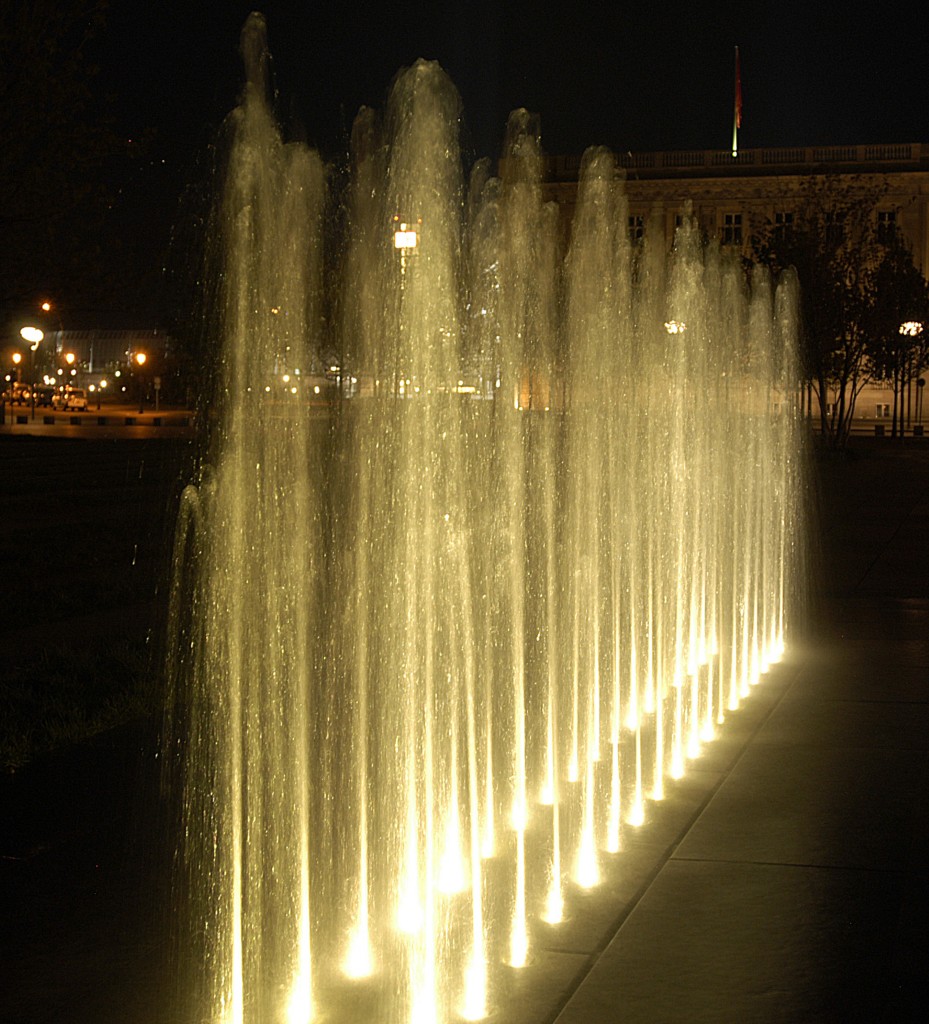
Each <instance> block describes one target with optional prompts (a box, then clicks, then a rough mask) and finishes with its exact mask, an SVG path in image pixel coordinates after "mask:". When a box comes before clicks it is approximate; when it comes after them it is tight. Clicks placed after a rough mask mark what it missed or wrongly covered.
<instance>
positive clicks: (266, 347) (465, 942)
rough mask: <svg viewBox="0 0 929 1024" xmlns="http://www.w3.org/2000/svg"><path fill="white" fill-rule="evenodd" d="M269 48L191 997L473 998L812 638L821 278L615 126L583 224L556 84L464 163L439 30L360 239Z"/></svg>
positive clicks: (364, 196) (416, 1005) (229, 427)
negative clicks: (340, 208) (554, 178)
mask: <svg viewBox="0 0 929 1024" xmlns="http://www.w3.org/2000/svg"><path fill="white" fill-rule="evenodd" d="M243 51H244V52H245V54H246V59H247V66H248V71H247V76H246V77H247V85H246V88H245V92H244V96H243V100H242V103H241V105H240V106H239V108H238V109H237V110H236V111H235V112H234V114H233V115H232V117H231V120H230V125H229V131H230V134H231V141H230V150H229V158H228V169H227V172H226V176H225V185H224V189H223V193H222V195H221V196H220V197H219V198H218V200H217V207H216V214H215V218H214V227H213V232H212V233H213V241H214V244H215V245H216V247H217V250H216V251H217V263H218V266H219V268H220V270H219V274H218V280H217V285H216V288H215V292H216V296H217V298H216V306H215V308H214V309H212V310H211V311H210V315H211V317H213V318H214V319H215V321H216V323H217V324H218V325H219V330H218V334H219V335H220V337H221V341H220V346H221V347H220V351H219V353H218V360H217V367H218V370H217V373H218V375H219V380H218V384H219V386H218V387H217V389H216V393H217V395H218V396H219V397H218V404H217V410H216V413H217V422H218V424H219V426H218V428H217V429H216V430H215V431H214V432H213V436H212V437H211V438H210V439H209V443H208V446H207V448H206V450H205V455H204V465H208V466H209V471H208V472H206V471H204V472H203V474H202V475H201V479H200V480H199V481H198V482H197V483H196V484H195V485H191V487H190V488H189V490H188V492H187V494H186V496H185V499H184V509H185V512H184V515H183V517H182V520H183V522H182V528H180V529H179V531H178V541H177V546H176V570H175V573H176V575H175V585H174V601H173V607H172V622H173V627H172V628H173V629H174V630H175V634H176V639H175V643H174V650H175V652H176V653H175V655H174V656H173V659H172V663H171V665H170V666H169V667H170V673H169V675H170V678H171V681H172V705H173V706H175V707H177V708H183V714H182V715H181V716H180V717H179V718H178V720H177V721H178V724H177V725H176V727H175V731H176V732H177V733H178V735H179V736H180V739H181V740H182V742H181V743H180V744H179V746H178V747H177V748H176V749H180V750H181V752H182V753H181V754H180V755H179V757H180V764H179V765H178V767H179V768H180V770H181V778H182V780H183V801H182V802H183V815H184V822H183V836H184V841H183V848H182V850H181V854H182V857H181V860H182V862H183V863H184V865H185V870H186V872H187V875H188V878H189V884H190V891H191V893H192V894H193V896H192V898H191V900H190V903H191V910H192V924H191V927H190V932H191V944H190V948H189V952H188V956H189V957H190V958H191V959H193V960H194V961H195V962H196V964H197V966H198V974H199V978H200V987H199V990H198V991H197V992H196V993H195V994H194V995H193V996H192V999H191V1002H192V1007H193V1008H192V1017H193V1018H195V1019H208V1020H211V1021H217V1022H219V1021H222V1022H224V1024H225V1022H229V1024H246V1022H247V1024H252V1022H258V1021H265V1020H268V1021H270V1020H282V1019H283V1020H288V1021H293V1022H297V1021H300V1022H301V1024H302V1022H304V1021H309V1020H312V1019H317V1018H320V1019H321V1018H322V1017H325V1018H326V1019H327V1020H339V1019H343V1018H344V1019H346V1020H348V1019H358V1018H357V1013H358V1006H359V1001H361V1003H362V1004H363V1005H364V1007H365V1012H364V1016H366V1017H367V1018H368V1019H374V1018H376V1019H379V1020H389V1021H397V1022H410V1024H419V1022H430V1024H431V1022H440V1021H447V1020H454V1019H457V1018H464V1019H467V1020H479V1019H482V1018H483V1017H485V1016H487V1014H488V1013H489V1012H490V1010H491V1008H492V1007H493V1006H494V1005H495V1004H496V1002H497V1000H498V999H499V996H498V995H497V994H495V989H494V985H495V979H499V977H500V976H501V971H506V970H509V971H519V970H521V969H522V968H523V967H524V965H526V964H527V963H530V962H531V960H532V957H533V943H534V941H535V940H536V938H537V937H538V935H539V927H540V923H543V926H544V928H547V929H557V928H558V927H559V922H560V921H562V920H563V919H564V917H565V916H566V915H567V914H568V912H569V909H570V907H571V905H572V901H576V900H577V898H578V894H579V893H580V892H581V891H582V890H586V889H589V888H591V887H595V886H596V884H597V882H598V880H599V878H600V875H601V870H602V867H603V865H604V864H606V863H608V862H612V861H614V860H615V861H617V862H618V863H620V864H621V858H622V856H623V853H622V851H623V843H624V837H625V834H626V832H627V830H628V829H629V828H633V829H635V828H639V827H647V821H648V814H649V803H650V801H652V800H660V799H662V797H663V796H664V794H665V791H666V787H668V786H670V785H672V784H673V783H672V782H671V781H670V780H673V779H675V778H678V777H679V776H680V775H682V774H683V773H684V772H685V771H686V769H687V766H688V764H689V763H690V762H691V761H692V760H694V759H695V758H697V757H698V756H699V754H700V751H701V748H702V746H703V745H704V744H706V743H709V742H710V741H711V740H712V738H713V736H714V735H715V734H716V733H717V732H718V731H719V729H720V728H724V720H725V717H726V714H727V713H728V712H729V711H732V710H735V709H736V708H738V706H739V704H740V703H741V702H742V701H743V700H744V699H746V697H748V696H749V694H750V691H751V688H752V686H754V685H755V684H756V683H757V682H758V681H759V679H760V678H761V676H762V675H763V673H764V671H765V669H766V667H767V665H768V664H769V663H771V662H773V661H774V660H776V659H777V658H778V657H779V656H780V653H781V651H782V650H783V647H784V644H785V642H786V639H787V637H788V635H789V629H790V621H791V620H790V615H791V601H790V594H791V590H792V586H793V582H792V581H793V579H794V577H795V571H796V565H797V560H798V557H799V551H798V538H799V536H800V521H799V517H800V513H799V488H798V485H797V484H798V481H797V476H798V473H799V458H798V453H799V449H800V444H799V428H800V420H799V409H798V404H797V402H796V401H795V399H796V397H797V381H798V372H797V356H796V312H795V308H796V286H795V282H794V280H793V279H792V278H790V277H785V278H784V279H783V280H781V281H779V282H777V283H776V284H775V282H772V281H771V280H770V278H769V276H768V274H767V272H766V271H765V270H764V269H762V268H760V267H753V268H751V271H750V273H746V271H745V269H744V267H743V266H742V263H741V261H740V260H739V259H738V258H737V257H736V256H733V255H732V254H729V253H727V252H724V251H722V250H721V249H720V248H719V247H718V246H715V245H713V244H704V242H703V241H702V239H701V237H700V232H699V229H698V226H697V224H696V223H695V221H694V218H693V217H692V216H691V215H690V214H689V212H688V211H682V215H681V223H680V227H679V228H678V229H677V231H676V234H675V239H674V245H673V248H672V251H671V252H670V254H669V253H668V252H667V251H666V247H665V244H664V232H663V230H661V229H660V226H657V225H651V227H650V229H649V230H647V231H646V233H645V237H644V238H643V239H642V240H640V241H634V240H632V239H630V238H629V235H628V232H627V221H628V210H627V207H626V203H625V198H624V192H623V183H622V180H621V177H620V176H619V174H618V173H617V169H616V165H615V162H614V160H613V158H612V156H611V155H610V154H609V153H608V152H606V151H605V150H599V149H594V150H591V151H590V152H589V153H588V154H587V155H586V157H585V160H584V166H583V172H582V175H581V181H580V185H579V191H578V198H577V208H576V211H575V214H574V218H573V223H572V227H571V233H570V238H569V239H568V240H567V243H566V244H563V241H562V237H561V233H560V228H559V214H558V210H557V208H556V207H555V206H554V205H552V204H550V203H547V202H545V201H544V199H543V187H542V157H541V149H540V140H539V137H538V131H537V127H536V125H535V122H534V119H532V118H531V117H529V116H528V115H527V114H525V112H516V113H515V114H514V115H513V116H512V117H511V119H510V123H509V126H508V130H507V137H506V141H505V144H504V159H503V160H502V161H501V171H500V174H499V177H491V176H489V174H488V172H487V169H486V167H484V166H483V165H480V166H478V167H477V168H476V169H475V170H474V171H473V172H472V174H471V178H470V181H469V182H468V183H467V185H466V184H465V181H464V178H463V175H462V170H461V158H460V154H459V149H458V138H457V128H458V119H459V114H460V112H459V104H458V98H457V94H456V93H455V90H454V88H453V86H452V85H451V83H450V82H449V81H448V79H447V78H446V76H445V75H444V73H443V72H442V71H441V69H440V68H439V67H438V66H437V65H435V64H430V63H427V62H422V61H421V62H418V63H417V64H416V65H414V66H413V67H412V68H410V69H407V70H406V71H405V72H403V73H402V74H400V75H399V76H398V77H397V79H396V81H395V83H394V86H393V88H392V90H391V94H390V99H389V102H388V105H387V109H386V111H385V113H384V115H383V116H382V117H378V116H376V115H374V114H373V113H372V112H370V111H363V112H362V113H361V114H360V115H359V117H358V119H357V121H356V124H355V128H354V132H353V141H352V168H351V179H350V184H349V186H348V189H347V192H346V193H345V195H344V197H342V198H341V199H340V201H341V202H343V203H344V211H345V216H344V218H343V220H344V225H345V226H344V230H343V232H342V234H341V236H340V237H339V238H338V239H337V240H333V239H332V238H331V233H330V232H327V231H326V230H325V229H324V225H325V223H326V210H327V208H328V207H327V204H330V203H331V202H332V201H333V197H332V196H330V195H329V194H328V192H327V177H326V172H325V168H324V167H323V164H322V161H321V160H320V158H319V157H318V155H317V154H315V153H314V152H312V151H311V150H309V149H307V148H306V147H305V146H303V145H299V144H295V143H286V142H284V141H283V139H282V136H281V133H280V130H279V129H278V127H277V126H276V124H275V122H274V120H273V117H272V115H271V113H270V110H269V107H268V100H267V96H268V92H269V90H268V87H267V82H266V79H265V75H266V67H267V57H266V50H265V46H264V35H263V25H262V23H261V19H260V18H259V17H257V16H253V17H252V18H251V19H250V20H249V23H248V24H247V25H246V29H245V43H244V44H243ZM330 367H335V370H332V369H328V370H327V368H330ZM298 370H299V371H300V372H299V373H298V372H297V371H298ZM327 372H328V374H329V376H330V377H332V376H335V381H334V384H333V382H332V381H329V385H328V388H329V391H330V394H331V400H330V401H329V402H327V403H326V404H319V403H318V400H315V401H314V396H315V395H316V394H317V393H318V390H319V387H320V382H321V381H322V382H325V381H326V374H327ZM285 375H286V376H287V377H288V379H287V381H286V382H284V381H283V378H284V376H285ZM347 382H354V383H352V385H351V386H350V387H349V386H347ZM181 722H182V723H183V726H182V727H181V724H180V723H181ZM172 749H175V748H172ZM352 1014H355V1015H356V1016H355V1017H354V1018H353V1017H352Z"/></svg>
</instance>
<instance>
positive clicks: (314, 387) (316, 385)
mask: <svg viewBox="0 0 929 1024" xmlns="http://www.w3.org/2000/svg"><path fill="white" fill-rule="evenodd" d="M313 394H314V395H318V394H319V385H318V384H314V385H313Z"/></svg>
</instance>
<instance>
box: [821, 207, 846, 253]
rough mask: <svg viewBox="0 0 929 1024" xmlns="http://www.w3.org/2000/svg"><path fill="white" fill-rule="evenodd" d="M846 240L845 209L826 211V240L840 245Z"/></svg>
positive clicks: (829, 243) (830, 243)
mask: <svg viewBox="0 0 929 1024" xmlns="http://www.w3.org/2000/svg"><path fill="white" fill-rule="evenodd" d="M844 241H845V211H844V210H827V211H826V242H827V244H828V245H834V246H840V245H841V244H842V242H844Z"/></svg>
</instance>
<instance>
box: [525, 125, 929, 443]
mask: <svg viewBox="0 0 929 1024" xmlns="http://www.w3.org/2000/svg"><path fill="white" fill-rule="evenodd" d="M617 161H618V163H619V165H620V166H621V167H622V168H623V169H624V171H625V175H626V193H627V197H628V203H629V212H628V217H629V224H628V227H629V232H630V235H631V236H632V237H633V238H635V237H638V236H640V235H641V234H642V233H643V232H644V230H645V228H646V225H648V226H649V227H651V226H652V225H654V224H655V223H657V224H659V225H661V226H663V230H664V232H665V236H666V240H667V243H668V245H669V246H670V244H671V241H672V239H673V236H674V229H675V226H676V225H677V224H678V223H679V222H680V217H681V213H682V208H683V206H684V204H685V203H687V202H689V203H690V204H692V209H693V213H694V215H695V216H696V217H697V220H698V222H699V224H700V226H701V227H702V228H703V230H704V231H705V232H706V234H707V236H708V237H710V238H717V239H718V240H719V241H720V243H721V244H722V245H729V246H734V247H737V248H738V249H739V250H741V251H742V252H744V253H746V254H748V252H749V250H750V239H751V237H752V234H753V233H757V232H758V231H759V230H761V229H762V228H764V227H765V226H766V225H772V226H774V227H775V228H782V229H785V230H787V229H789V227H790V225H791V224H792V222H793V219H794V217H795V215H796V212H797V209H798V206H799V205H800V203H801V199H802V196H803V195H804V193H805V192H806V191H808V189H809V187H810V181H811V179H815V178H824V177H825V176H829V177H830V178H833V179H835V180H836V182H837V185H838V186H839V187H840V188H844V187H849V188H861V189H862V190H864V189H868V190H870V189H879V190H880V191H881V193H882V198H881V200H880V202H879V203H878V206H877V210H876V215H877V217H878V231H879V232H881V231H887V232H890V231H892V230H894V229H898V230H899V231H900V232H901V233H902V235H903V237H904V238H905V239H906V241H907V243H908V244H909V247H910V249H911V250H912V253H913V257H914V261H915V263H916V265H917V266H918V267H919V268H920V269H921V270H922V271H923V273H924V274H926V275H927V276H929V144H926V143H901V144H888V145H860V146H820V147H816V146H807V147H802V146H798V147H792V148H789V149H745V150H740V151H739V153H738V155H737V156H735V157H734V156H733V155H732V153H731V152H729V151H728V150H689V151H675V152H665V153H625V154H618V155H617ZM580 167H581V158H580V157H578V156H570V157H560V156H558V157H549V158H548V159H547V161H546V172H545V177H546V186H545V188H546V197H547V198H548V199H554V200H555V201H557V202H558V204H559V207H560V209H561V211H562V218H563V221H564V224H565V230H566V231H567V230H568V225H569V224H570V221H571V220H572V218H573V213H574V205H575V202H576V195H577V181H578V175H579V172H580ZM919 397H920V396H918V395H916V394H913V395H912V396H911V397H910V402H909V408H908V410H907V412H908V417H907V419H908V423H909V424H911V425H915V424H916V422H917V418H918V417H920V416H921V409H920V408H918V407H919V406H920V404H921V403H920V402H919V401H918V398H919ZM892 400H893V399H892V395H891V391H890V389H889V388H883V387H881V386H879V385H869V386H868V387H867V388H866V389H865V390H864V391H863V392H862V394H861V396H860V398H859V400H858V406H857V418H858V419H859V420H860V421H863V422H862V423H860V424H859V426H863V427H864V428H865V429H873V421H874V420H878V421H880V420H883V419H887V418H889V417H890V415H891V406H892Z"/></svg>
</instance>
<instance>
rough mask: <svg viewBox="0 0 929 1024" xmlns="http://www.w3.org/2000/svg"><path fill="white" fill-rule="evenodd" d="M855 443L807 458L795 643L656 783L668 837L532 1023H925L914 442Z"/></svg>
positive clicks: (923, 528)
mask: <svg viewBox="0 0 929 1024" xmlns="http://www.w3.org/2000/svg"><path fill="white" fill-rule="evenodd" d="M880 451H883V452H884V453H885V454H884V455H883V456H880V455H879V452H880ZM858 452H859V457H858V458H856V459H854V460H853V461H851V462H849V463H842V464H836V465H832V466H830V465H827V466H825V467H821V471H822V474H823V480H824V488H823V494H822V499H821V500H822V511H823V515H824V519H825V524H826V527H825V531H824V544H823V550H822V553H821V554H822V562H821V563H820V567H819V570H818V575H819V576H820V579H821V581H822V583H823V590H824V591H825V594H824V602H823V607H822V608H821V609H820V613H819V615H818V616H817V621H816V623H815V626H814V629H813V630H812V633H813V635H812V636H811V639H810V640H809V642H808V643H807V644H806V645H805V646H801V647H799V648H797V649H794V650H793V652H792V655H791V658H790V660H789V662H788V663H787V664H785V665H783V666H780V667H779V668H778V669H777V670H776V672H774V673H772V675H771V677H770V678H769V679H768V680H767V681H766V682H765V683H764V684H763V685H762V686H761V687H759V688H758V689H757V690H756V691H755V692H754V693H753V695H752V697H751V699H750V701H749V702H748V703H747V704H746V705H745V706H744V707H743V709H742V710H740V711H739V712H738V714H737V715H736V716H732V720H731V721H730V722H729V723H727V730H728V729H731V730H733V731H727V734H726V738H725V740H724V741H722V742H721V744H720V745H719V749H717V747H716V745H714V747H713V748H712V749H711V750H710V751H709V753H708V755H707V756H706V758H705V759H703V760H702V761H701V762H700V764H699V769H698V770H697V771H695V772H693V773H692V774H691V775H690V776H689V777H688V782H687V785H686V787H682V790H681V791H680V792H676V793H675V794H673V796H672V801H673V803H674V804H675V805H676V806H674V807H672V808H669V809H668V811H667V812H664V813H667V814H668V816H669V817H672V818H674V819H675V823H676V824H677V825H679V831H678V833H677V834H676V835H669V836H668V842H667V845H666V846H665V848H664V849H663V850H661V851H660V852H658V856H657V859H656V860H655V861H654V863H653V870H652V873H651V874H650V875H649V877H647V879H646V880H645V881H644V884H643V886H642V887H641V889H640V890H639V891H638V892H637V893H636V894H635V895H634V896H633V897H632V898H631V899H630V900H628V901H627V902H626V903H624V904H623V905H621V906H619V907H618V908H617V909H618V911H619V914H618V918H617V920H618V922H619V926H618V928H616V929H614V930H613V932H612V934H610V935H608V937H607V938H606V941H605V942H603V941H602V940H601V942H600V943H599V944H598V945H596V946H594V947H592V948H591V949H590V950H589V951H586V952H587V959H586V961H585V964H584V967H583V968H582V970H581V973H580V976H579V980H578V981H576V982H575V983H574V991H573V992H572V994H571V995H570V996H569V997H568V998H567V999H566V1000H564V1001H563V1003H562V1005H560V1006H559V1007H557V1008H556V1009H555V1010H554V1012H553V1014H549V1018H548V1019H549V1020H556V1021H557V1024H593V1022H598V1024H613V1022H616V1024H619V1022H622V1024H670V1022H678V1021H679V1022H685V1021H686V1022H688V1024H693V1022H696V1021H702V1022H712V1024H741V1022H758V1024H762V1022H764V1024H775V1022H778V1024H781V1022H783V1024H805V1022H836V1024H847V1022H852V1021H861V1022H869V1024H873V1022H903V1021H913V1022H916V1021H920V1022H922V1021H924V1020H926V1019H927V1015H929V929H927V925H926V921H927V916H929V855H927V851H929V453H927V452H926V451H922V453H921V454H920V455H915V454H909V455H906V454H904V455H898V456H892V457H888V456H887V455H886V452H887V449H886V448H883V449H876V448H874V447H873V446H872V447H864V448H863V449H862V448H860V447H859V449H858ZM688 801H689V802H691V803H693V804H695V805H696V806H695V809H694V811H693V813H690V814H688V810H687V803H688Z"/></svg>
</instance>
